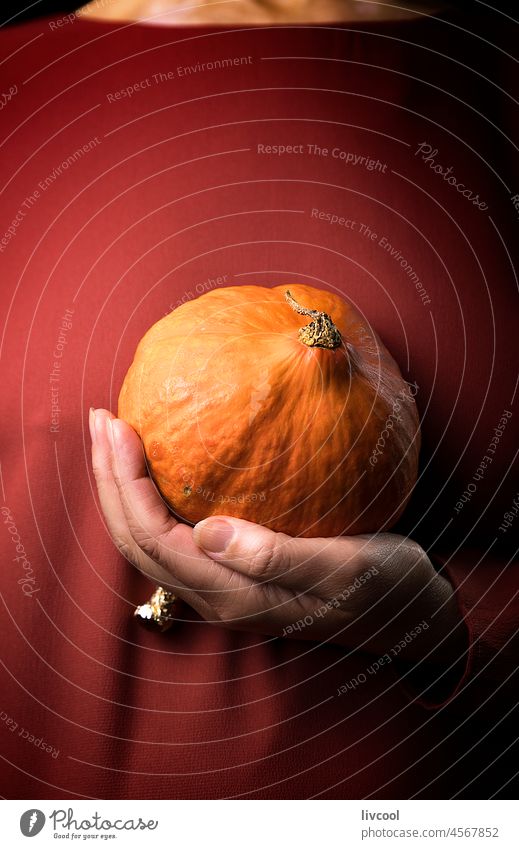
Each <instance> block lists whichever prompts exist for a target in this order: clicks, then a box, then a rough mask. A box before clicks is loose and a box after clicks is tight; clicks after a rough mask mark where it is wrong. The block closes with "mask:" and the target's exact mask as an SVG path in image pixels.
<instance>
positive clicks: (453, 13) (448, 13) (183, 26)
mask: <svg viewBox="0 0 519 849" xmlns="http://www.w3.org/2000/svg"><path fill="white" fill-rule="evenodd" d="M459 11H460V9H459V7H456V6H454V5H451V6H450V7H448V8H446V9H439V10H438V11H436V12H419V13H418V14H417V15H416V16H414V17H412V18H401V19H393V20H391V19H385V20H378V21H344V20H339V21H314V22H307V23H302V22H294V23H286V24H281V23H279V24H274V23H270V24H253V23H247V22H243V23H216V22H213V23H189V22H188V23H174V24H160V23H156V22H154V21H153V20H150V19H146V20H136V21H134V20H110V19H108V18H94V17H89V16H83V15H77V17H76V20H75V22H74V23H75V24H77V23H78V22H79V23H80V24H83V25H85V24H86V25H91V26H93V27H106V28H107V29H115V30H116V31H117V30H124V29H130V28H135V29H139V30H140V31H146V32H156V33H161V32H164V33H167V32H171V31H176V32H180V33H182V32H186V33H187V32H189V33H193V32H201V31H202V30H211V31H212V30H214V31H216V32H226V31H228V30H229V31H240V30H242V31H250V30H252V31H256V30H262V29H275V30H278V29H279V30H281V29H326V28H329V29H365V28H366V27H373V26H374V27H375V28H378V27H382V28H384V29H385V28H386V27H393V26H410V25H411V26H416V25H417V24H419V25H420V24H424V23H429V21H438V22H439V23H442V22H446V23H448V22H449V20H450V18H451V17H454V18H455V17H457V15H458V13H459ZM73 14H75V13H73ZM60 17H63V16H60ZM48 20H56V15H52V16H49V17H48Z"/></svg>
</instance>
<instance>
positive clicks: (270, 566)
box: [193, 516, 368, 595]
mask: <svg viewBox="0 0 519 849" xmlns="http://www.w3.org/2000/svg"><path fill="white" fill-rule="evenodd" d="M193 539H194V541H195V543H196V544H197V545H198V547H199V548H201V549H203V550H204V551H205V552H206V554H208V555H209V557H211V558H212V559H213V560H216V561H217V562H218V563H223V564H224V565H225V566H228V567H229V568H231V569H235V570H236V571H238V572H241V573H242V574H244V575H247V577H249V578H252V580H254V581H257V582H259V583H276V584H279V585H280V586H283V587H286V588H288V589H292V590H297V591H299V592H305V593H308V592H313V593H314V594H315V595H321V594H322V593H323V592H326V591H329V590H330V589H336V588H337V586H338V585H340V584H341V583H343V582H344V577H345V576H344V570H345V567H346V572H347V574H348V575H350V574H351V572H350V570H349V569H348V568H347V567H348V561H350V562H351V565H352V566H354V565H355V566H356V565H357V563H356V561H357V560H358V558H359V556H361V552H362V549H363V548H365V547H366V545H367V544H368V543H367V541H366V540H365V539H361V538H360V537H359V538H356V537H331V538H329V539H327V538H325V537H315V538H313V539H304V538H301V537H291V536H288V535H287V534H282V533H277V532H276V531H272V530H270V529H269V528H265V527H263V526H262V525H256V524H254V523H253V522H247V521H245V520H244V519H235V518H233V517H231V516H211V517H210V518H208V519H204V520H203V521H201V522H198V524H197V525H195V527H194V528H193ZM341 578H342V579H343V580H342V581H341Z"/></svg>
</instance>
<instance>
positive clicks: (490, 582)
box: [401, 519, 519, 717]
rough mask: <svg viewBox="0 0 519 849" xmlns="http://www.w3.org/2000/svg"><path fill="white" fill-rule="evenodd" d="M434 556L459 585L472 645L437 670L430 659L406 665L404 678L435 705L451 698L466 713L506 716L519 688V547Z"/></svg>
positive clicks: (419, 698) (425, 703) (419, 697)
mask: <svg viewBox="0 0 519 849" xmlns="http://www.w3.org/2000/svg"><path fill="white" fill-rule="evenodd" d="M518 521H519V519H518ZM429 557H430V559H431V561H432V562H433V563H434V565H435V566H436V568H437V569H438V571H439V572H440V574H442V575H443V576H444V577H445V578H447V579H448V580H450V582H451V583H452V585H453V587H454V592H455V597H456V600H457V603H458V607H459V610H460V613H461V615H462V618H463V622H464V625H465V634H466V649H465V651H464V652H463V653H462V655H461V656H460V657H459V658H458V660H457V661H456V662H454V663H453V664H452V665H451V667H450V668H449V669H443V668H442V669H432V670H431V667H430V666H427V664H426V662H425V661H424V662H422V663H421V664H414V665H411V664H410V665H409V666H407V667H404V668H402V669H401V672H402V684H403V686H404V687H405V689H406V690H407V692H408V693H409V695H411V696H412V697H413V700H415V701H416V702H417V703H418V704H420V705H421V706H422V707H424V708H427V709H429V710H433V709H438V708H442V707H444V706H446V705H447V704H448V705H449V708H450V709H452V710H454V711H455V712H456V713H459V712H463V714H465V715H466V716H470V715H471V714H473V713H475V712H479V711H481V716H485V715H488V714H491V715H492V714H499V715H500V716H503V717H504V716H506V714H507V712H510V711H511V710H512V708H513V707H514V705H516V704H517V702H518V694H519V675H518V674H517V673H518V668H519V664H518V659H519V559H518V558H517V552H516V553H515V554H513V553H511V552H509V553H506V552H499V553H497V552H493V551H492V550H491V549H488V550H487V551H485V550H477V549H473V548H470V549H462V550H458V551H455V552H453V553H452V554H445V553H442V554H432V555H431V554H430V553H429ZM431 672H432V674H431ZM431 682H432V683H431Z"/></svg>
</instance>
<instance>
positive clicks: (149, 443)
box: [118, 285, 420, 536]
mask: <svg viewBox="0 0 519 849" xmlns="http://www.w3.org/2000/svg"><path fill="white" fill-rule="evenodd" d="M290 291H291V293H292V295H293V297H294V298H295V299H296V301H297V302H298V303H299V304H301V305H303V306H304V307H307V308H310V309H312V310H319V311H321V312H324V313H327V314H328V315H329V316H331V318H332V320H333V323H334V324H335V326H336V328H337V329H338V330H339V331H340V334H341V336H342V343H341V345H340V347H337V348H334V349H330V348H321V347H307V345H306V344H304V343H303V342H302V341H300V339H299V338H298V331H299V329H300V328H301V327H304V326H305V325H307V324H308V323H309V319H308V318H307V317H306V316H304V315H299V314H298V313H296V312H295V311H293V310H292V309H291V308H290V306H289V304H288V303H287V300H286V299H285V292H286V287H284V286H277V287H275V288H272V289H267V288H264V287H260V286H238V287H228V288H222V289H215V290H213V291H211V292H208V293H206V294H204V295H202V296H201V297H199V298H197V299H196V300H193V301H189V302H188V303H185V304H183V305H182V306H180V307H178V308H177V309H176V310H174V311H173V312H172V313H170V314H169V315H167V316H165V317H164V318H162V319H161V320H160V321H158V322H157V323H156V324H155V325H153V327H152V328H151V329H150V330H149V331H148V332H147V333H146V335H145V336H144V337H143V339H142V340H141V342H140V344H139V346H138V348H137V351H136V354H135V359H134V361H133V364H132V365H131V367H130V369H129V371H128V374H127V375H126V378H125V380H124V383H123V386H122V389H121V393H120V396H119V410H118V415H119V417H120V418H122V419H124V420H125V421H127V422H128V423H129V424H130V425H131V426H132V427H133V428H134V429H135V430H136V431H137V433H138V434H139V436H140V437H141V439H142V441H143V444H144V449H145V453H146V457H147V460H148V465H149V469H150V473H151V475H152V477H153V479H154V480H155V482H156V484H157V486H158V488H159V490H160V492H161V493H162V495H163V497H164V498H165V499H166V501H167V502H168V504H169V505H170V507H171V508H172V510H173V511H174V513H175V514H176V515H178V516H179V517H180V518H182V519H184V520H186V521H188V522H191V523H196V522H198V521H200V520H201V519H204V518H207V517H208V516H211V515H224V514H227V515H231V516H236V517H239V518H244V519H249V520H250V521H253V522H257V523H259V524H262V525H266V526H268V527H270V528H272V529H274V530H279V531H284V532H285V533H288V534H291V535H294V536H296V535H298V536H333V535H337V534H344V533H348V534H355V533H367V532H373V531H377V530H382V529H387V528H388V527H390V526H391V525H392V524H393V523H394V522H395V521H396V520H397V518H398V517H399V515H400V514H401V512H402V510H403V509H404V507H405V504H406V502H407V500H408V498H409V496H410V493H411V490H412V487H413V486H414V483H415V481H416V475H417V467H418V452H419V446H420V432H419V425H418V414H417V411H416V406H415V403H414V400H413V398H412V396H411V394H410V393H409V388H408V385H407V384H406V383H405V381H404V380H403V379H402V377H401V375H400V371H399V369H398V366H397V365H396V363H395V362H394V360H393V358H392V357H391V355H390V354H389V353H388V351H387V350H386V348H385V347H384V346H383V345H382V343H381V342H380V340H379V339H378V337H377V336H376V334H375V333H374V332H373V331H372V330H371V329H369V328H368V326H367V324H366V322H365V321H364V320H363V319H362V317H361V316H360V314H359V313H358V312H357V311H356V310H355V309H354V308H353V307H352V306H351V305H349V304H347V303H346V302H345V301H343V300H342V299H341V298H340V297H338V296H337V295H335V294H332V293H331V292H327V291H321V290H319V289H315V288H313V287H310V286H306V285H295V286H291V287H290ZM382 434H384V435H383V436H382ZM377 451H378V453H377Z"/></svg>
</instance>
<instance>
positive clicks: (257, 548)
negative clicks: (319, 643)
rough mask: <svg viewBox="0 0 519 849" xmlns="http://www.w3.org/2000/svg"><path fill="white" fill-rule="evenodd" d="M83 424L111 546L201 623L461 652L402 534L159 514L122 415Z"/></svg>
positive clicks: (445, 590) (369, 646)
mask: <svg viewBox="0 0 519 849" xmlns="http://www.w3.org/2000/svg"><path fill="white" fill-rule="evenodd" d="M90 431H91V435H92V464H93V469H94V474H95V478H96V482H97V488H98V493H99V500H100V503H101V507H102V510H103V514H104V517H105V520H106V523H107V526H108V530H109V532H110V535H111V537H112V539H113V541H114V543H115V545H116V546H117V548H118V549H119V551H120V552H121V554H123V555H124V557H126V558H127V559H128V560H129V561H130V562H131V563H133V565H134V566H136V567H137V568H138V569H139V570H140V571H142V572H143V573H144V574H146V575H147V576H148V577H149V578H150V579H151V580H153V581H155V582H156V583H159V584H161V585H162V586H164V587H167V588H169V589H171V590H172V591H173V592H174V593H175V594H176V595H178V596H179V597H180V598H181V599H182V600H183V601H185V602H187V603H188V604H189V605H190V606H191V607H192V608H193V609H194V610H196V611H197V612H198V613H199V614H200V615H201V616H202V617H203V618H204V619H206V620H207V621H210V622H212V623H215V624H218V625H223V626H225V627H228V628H234V629H240V630H247V631H256V632H259V633H262V634H270V635H273V636H289V637H295V638H298V639H311V640H328V641H330V642H333V643H338V644H340V645H344V646H348V647H352V648H361V649H363V650H365V651H370V652H377V653H380V652H385V651H388V650H389V649H390V648H391V647H392V646H395V645H397V644H398V643H399V641H401V640H402V639H404V638H405V636H406V635H407V634H410V633H412V632H413V637H412V638H411V640H410V641H409V642H406V651H405V658H406V659H415V658H423V657H427V659H428V660H431V661H433V662H442V663H445V661H447V660H450V659H456V658H458V657H459V656H460V653H461V652H462V651H463V647H462V645H461V643H462V638H461V637H460V633H459V632H460V628H459V627H458V626H459V625H460V622H461V616H460V613H459V611H458V608H457V604H456V601H455V599H454V593H453V588H452V586H451V585H450V583H449V582H448V581H447V580H445V579H444V578H443V577H441V576H440V575H439V574H438V573H437V572H436V570H435V569H434V567H433V565H432V564H431V562H430V560H429V558H428V557H427V555H426V553H425V552H424V551H423V549H422V548H421V547H420V546H419V545H418V544H417V543H415V542H413V541H412V540H410V539H408V538H406V537H402V536H399V535H396V534H390V533H381V534H376V535H359V536H350V537H347V536H341V537H332V538H329V539H328V538H314V539H305V538H293V537H290V536H287V535H286V534H282V533H275V532H274V531H271V530H269V529H268V528H265V527H262V526H260V525H255V524H254V523H252V522H246V521H244V520H242V519H234V518H231V517H229V516H219V517H211V518H209V519H205V520H204V521H202V522H199V523H198V524H197V525H195V527H194V528H191V527H190V526H188V525H185V524H183V523H181V522H179V521H177V520H176V519H175V518H174V517H173V516H172V515H171V513H170V512H169V510H168V508H167V507H166V505H165V503H164V501H163V500H162V498H161V497H160V495H159V493H158V491H157V489H156V487H155V485H154V483H153V481H152V480H151V478H150V477H149V476H148V474H147V470H146V463H145V457H144V452H143V448H142V443H141V441H140V439H139V438H138V436H137V434H136V433H135V431H134V430H133V429H132V428H131V427H130V426H129V425H128V424H126V422H124V421H122V420H120V419H116V418H114V417H113V416H112V414H111V413H109V412H107V411H106V410H96V411H95V412H94V411H91V413H90ZM424 622H426V623H427V625H426V627H418V626H420V625H421V623H424ZM414 632H418V633H414Z"/></svg>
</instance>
